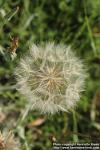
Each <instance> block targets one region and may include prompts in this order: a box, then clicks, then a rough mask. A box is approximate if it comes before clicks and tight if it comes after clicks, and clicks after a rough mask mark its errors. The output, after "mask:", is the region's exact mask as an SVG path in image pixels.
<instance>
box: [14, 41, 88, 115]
mask: <svg viewBox="0 0 100 150" xmlns="http://www.w3.org/2000/svg"><path fill="white" fill-rule="evenodd" d="M15 75H16V79H17V89H18V90H19V91H20V93H22V94H23V95H24V96H25V97H26V98H27V100H28V102H29V103H31V104H32V105H33V109H36V110H39V111H40V112H41V113H49V114H54V113H56V112H59V111H70V110H71V109H72V108H74V107H75V106H76V104H77V102H78V101H79V99H80V92H81V91H83V90H84V81H85V78H86V73H85V69H84V65H83V64H82V61H81V60H80V59H79V58H77V57H76V56H75V54H74V53H73V51H72V50H71V48H70V46H65V45H62V44H58V45H56V44H54V43H49V42H48V43H46V44H45V45H44V46H41V45H40V46H39V45H38V46H37V45H35V44H33V46H32V48H31V49H30V50H29V52H28V53H27V54H26V55H25V56H24V57H23V58H22V59H21V60H20V62H19V65H18V66H17V68H16V69H15Z"/></svg>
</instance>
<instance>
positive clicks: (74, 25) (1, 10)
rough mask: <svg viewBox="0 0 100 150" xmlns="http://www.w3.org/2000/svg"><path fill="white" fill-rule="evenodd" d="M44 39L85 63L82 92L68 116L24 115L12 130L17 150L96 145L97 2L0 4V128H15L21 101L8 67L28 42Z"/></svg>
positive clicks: (2, 0)
mask: <svg viewBox="0 0 100 150" xmlns="http://www.w3.org/2000/svg"><path fill="white" fill-rule="evenodd" d="M17 6H19V10H18V12H16V8H17ZM14 13H15V14H14ZM10 36H12V37H14V36H17V37H18V38H19V47H18V48H17V58H16V59H15V60H14V61H8V60H7V59H5V56H4V53H5V51H6V50H7V49H8V48H9V47H10V44H11V39H10ZM46 41H55V42H56V43H59V42H61V43H64V44H66V45H67V44H68V45H69V44H70V45H72V48H73V51H75V53H76V54H77V56H78V57H80V58H81V59H83V61H84V64H85V65H86V69H87V74H88V78H87V80H86V90H85V92H83V93H82V96H81V99H80V102H79V103H78V106H77V108H76V109H75V112H74V113H72V112H69V113H60V114H56V115H53V116H47V115H41V114H39V113H38V112H34V111H30V112H29V114H28V116H27V117H26V118H25V120H24V121H23V123H22V124H21V125H20V126H19V127H18V129H17V130H16V131H15V135H16V136H18V137H19V138H20V141H21V150H46V149H47V148H48V150H52V149H53V147H52V141H55V140H57V141H59V142H70V141H71V142H100V0H48V1H47V0H9V1H6V0H0V129H1V130H5V129H13V128H15V127H16V122H17V120H18V119H19V117H20V114H21V112H22V110H23V109H24V108H25V104H26V103H27V102H26V99H25V98H24V97H23V96H22V95H20V94H19V93H18V92H17V91H16V90H15V88H14V84H15V83H16V81H15V77H14V75H13V72H14V68H15V67H16V65H17V64H18V61H19V59H20V58H21V57H22V56H23V55H25V53H26V52H27V51H28V49H29V47H30V46H31V45H32V43H43V42H46Z"/></svg>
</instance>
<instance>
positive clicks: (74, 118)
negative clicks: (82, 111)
mask: <svg viewBox="0 0 100 150" xmlns="http://www.w3.org/2000/svg"><path fill="white" fill-rule="evenodd" d="M73 132H76V133H77V119H76V112H75V111H74V110H73ZM73 141H74V142H78V136H77V135H76V134H73Z"/></svg>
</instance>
